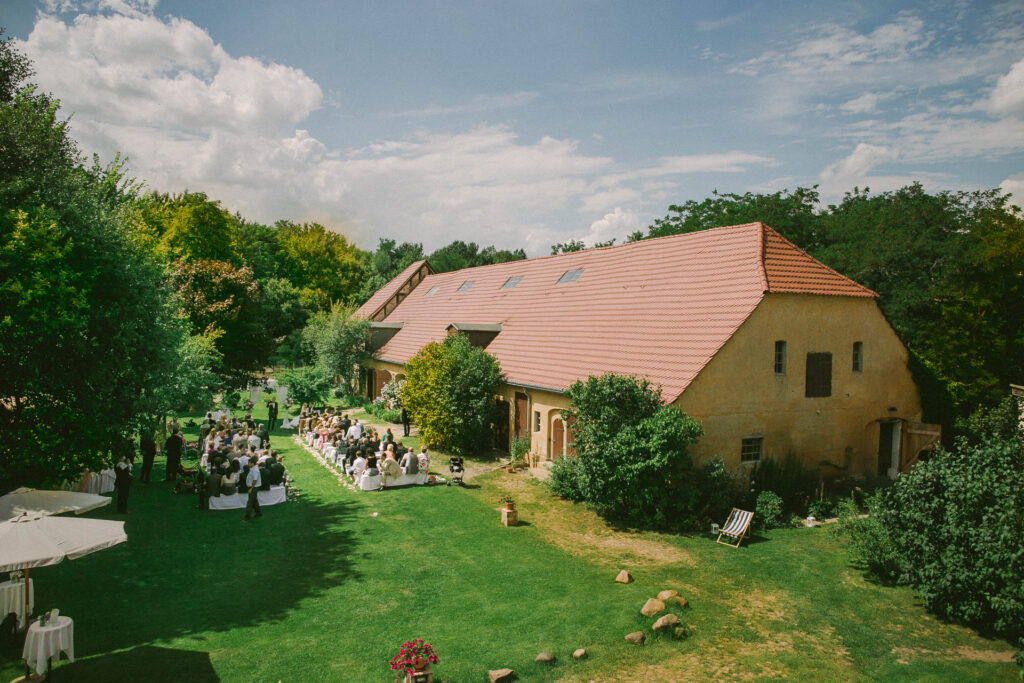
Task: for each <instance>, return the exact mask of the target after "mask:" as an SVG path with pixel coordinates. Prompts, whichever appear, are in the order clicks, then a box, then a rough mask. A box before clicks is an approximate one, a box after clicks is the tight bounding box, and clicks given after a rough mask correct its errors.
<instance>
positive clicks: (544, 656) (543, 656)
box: [533, 652, 555, 664]
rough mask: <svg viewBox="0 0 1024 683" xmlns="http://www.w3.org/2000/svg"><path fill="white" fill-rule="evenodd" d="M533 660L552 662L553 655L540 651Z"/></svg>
mask: <svg viewBox="0 0 1024 683" xmlns="http://www.w3.org/2000/svg"><path fill="white" fill-rule="evenodd" d="M533 661H535V662H540V663H541V664H554V663H555V656H554V655H553V654H551V653H550V652H541V653H540V654H539V655H537V656H536V657H534V658H533Z"/></svg>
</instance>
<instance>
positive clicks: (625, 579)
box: [615, 569, 633, 583]
mask: <svg viewBox="0 0 1024 683" xmlns="http://www.w3.org/2000/svg"><path fill="white" fill-rule="evenodd" d="M615 580H616V581H618V582H619V583H629V582H630V581H632V580H633V575H632V574H630V573H629V572H627V571H626V570H625V569H623V570H622V571H621V572H619V575H618V576H616V577H615Z"/></svg>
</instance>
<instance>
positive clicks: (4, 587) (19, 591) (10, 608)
mask: <svg viewBox="0 0 1024 683" xmlns="http://www.w3.org/2000/svg"><path fill="white" fill-rule="evenodd" d="M35 592H36V591H35V586H33V585H32V579H29V581H28V609H29V612H30V613H31V611H32V608H33V607H34V606H35V602H36V596H35ZM11 612H14V613H16V614H17V615H18V628H19V629H21V628H25V581H24V580H19V581H18V582H17V583H15V582H13V581H4V582H3V583H0V619H3V618H4V617H6V616H7V615H8V614H10V613H11Z"/></svg>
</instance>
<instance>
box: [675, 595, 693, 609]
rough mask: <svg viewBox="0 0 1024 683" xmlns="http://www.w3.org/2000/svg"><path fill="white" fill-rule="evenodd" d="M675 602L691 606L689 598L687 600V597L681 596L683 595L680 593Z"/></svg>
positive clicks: (681, 605) (683, 605) (682, 605)
mask: <svg viewBox="0 0 1024 683" xmlns="http://www.w3.org/2000/svg"><path fill="white" fill-rule="evenodd" d="M675 603H676V604H677V605H679V606H680V607H689V606H690V602H689V600H687V599H686V598H684V597H683V596H681V595H679V596H676V598H675Z"/></svg>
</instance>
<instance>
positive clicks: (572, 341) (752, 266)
mask: <svg viewBox="0 0 1024 683" xmlns="http://www.w3.org/2000/svg"><path fill="white" fill-rule="evenodd" d="M413 265H416V264H413ZM412 267H413V266H410V268H412ZM577 269H582V270H583V273H582V275H581V276H580V277H579V279H578V280H577V281H575V282H569V283H566V284H556V283H557V282H558V279H559V278H560V277H562V275H563V274H564V273H566V272H567V271H570V270H577ZM512 277H521V278H522V280H521V281H520V282H519V283H518V284H517V285H516V286H515V287H512V288H509V289H502V286H503V285H504V284H505V283H506V282H507V281H508V280H509V278H512ZM408 278H409V273H408V271H407V272H404V273H403V274H402V275H399V276H398V277H396V278H395V280H393V281H392V282H391V283H389V284H388V285H387V286H386V287H384V288H383V289H382V290H381V292H378V293H377V294H375V295H374V296H373V298H371V299H370V301H368V302H367V303H366V304H364V305H363V307H362V308H361V309H360V310H361V311H364V312H365V314H367V315H369V314H370V313H372V312H373V310H375V309H376V308H379V306H380V305H382V304H383V302H384V301H386V300H387V298H388V297H389V296H390V294H388V293H387V292H391V293H393V292H394V291H397V290H398V288H400V287H401V286H402V284H403V283H404V282H405V281H407V280H408ZM470 281H471V282H472V283H473V284H472V286H471V287H470V288H469V289H468V290H467V291H462V292H459V291H457V290H458V289H459V287H460V286H462V285H463V284H464V283H466V282H470ZM396 283H397V284H396ZM435 287H436V288H438V289H437V291H436V293H435V294H433V295H429V296H428V295H427V292H429V291H431V290H432V289H433V288H435ZM385 290H387V291H385ZM382 292H383V293H384V294H382ZM766 292H797V293H808V294H829V295H839V296H868V297H873V296H875V294H874V293H873V292H871V291H870V290H868V289H866V288H864V287H861V286H860V285H858V284H856V283H855V282H853V281H851V280H848V279H847V278H844V277H843V276H841V275H839V274H838V273H836V272H835V271H833V270H831V269H829V268H827V267H825V266H824V265H822V264H820V263H818V262H817V261H815V260H814V259H812V258H811V257H810V256H808V255H807V254H805V253H804V252H802V251H800V250H799V249H798V248H797V247H795V246H794V245H793V244H792V243H790V242H788V241H786V240H785V239H783V238H782V237H781V236H780V235H779V234H778V233H776V232H775V231H774V230H772V229H771V228H768V227H766V226H764V225H762V224H760V223H751V224H747V225H736V226H730V227H723V228H715V229H712V230H704V231H701V232H694V233H688V234H685V235H673V236H670V237H662V238H658V239H651V240H643V241H640V242H633V243H629V244H622V245H618V246H613V247H603V248H600V249H590V250H587V251H581V252H573V253H569V254H560V255H558V256H547V257H542V258H534V259H529V260H525V261H514V262H511V263H499V264H494V265H489V266H479V267H476V268H466V269H464V270H459V271H454V272H450V273H439V274H432V275H428V276H427V277H426V278H424V279H423V281H422V282H420V283H419V284H418V285H417V286H416V288H415V289H414V290H413V291H412V293H411V294H409V296H408V297H407V298H405V299H404V300H403V301H402V302H401V303H400V304H399V305H398V306H397V308H395V310H394V311H392V312H391V313H390V315H388V316H387V318H386V320H387V322H402V323H404V326H403V327H402V329H401V330H400V331H399V332H398V333H397V334H395V335H394V336H393V337H392V338H391V339H390V340H389V341H388V342H387V343H386V344H385V345H384V346H382V347H381V348H380V349H378V350H377V351H376V352H375V353H374V356H375V357H376V358H379V359H381V360H387V361H394V362H398V363H405V362H406V361H407V360H408V359H409V358H410V357H412V356H413V355H414V354H415V353H416V352H417V351H418V350H419V349H420V348H421V347H423V345H424V344H426V343H428V342H430V341H437V340H440V339H443V338H444V336H445V334H446V328H447V327H448V326H449V324H451V323H463V324H466V323H468V324H483V325H495V324H501V332H500V333H499V334H498V335H497V336H496V337H495V338H494V340H493V341H492V342H491V343H490V344H489V345H488V346H487V351H488V352H489V353H491V354H493V355H494V356H496V357H497V358H498V360H499V362H500V363H501V369H502V370H503V371H504V373H505V376H506V378H507V381H508V382H509V383H511V384H517V385H525V386H534V387H543V388H550V389H554V390H557V391H561V390H564V389H565V388H567V387H568V386H569V385H570V384H572V383H573V382H575V381H576V380H578V379H585V378H586V377H588V376H590V375H600V374H604V373H608V372H615V373H620V374H635V375H641V376H646V377H648V378H649V379H650V380H651V381H652V382H654V383H655V384H659V385H661V386H662V396H663V398H664V399H665V400H666V401H674V400H675V399H676V398H678V396H679V395H680V394H681V393H682V392H683V390H684V389H685V388H686V387H687V385H689V383H690V382H691V381H692V380H693V378H694V377H696V376H697V373H698V372H700V371H701V369H702V368H703V367H704V366H705V365H706V364H707V362H708V361H709V360H711V358H712V357H713V356H714V355H715V353H717V352H718V350H719V349H720V348H721V347H722V345H723V344H725V342H726V341H728V340H729V338H730V337H731V336H732V335H733V333H734V332H735V331H736V329H737V328H738V327H739V326H740V325H741V324H742V323H743V321H744V320H746V318H747V316H749V315H750V313H751V312H752V311H753V310H754V308H756V306H757V305H758V303H759V302H760V301H761V299H762V298H763V297H764V295H765V294H766ZM374 301H376V302H377V303H376V304H374V303H373V302H374Z"/></svg>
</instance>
